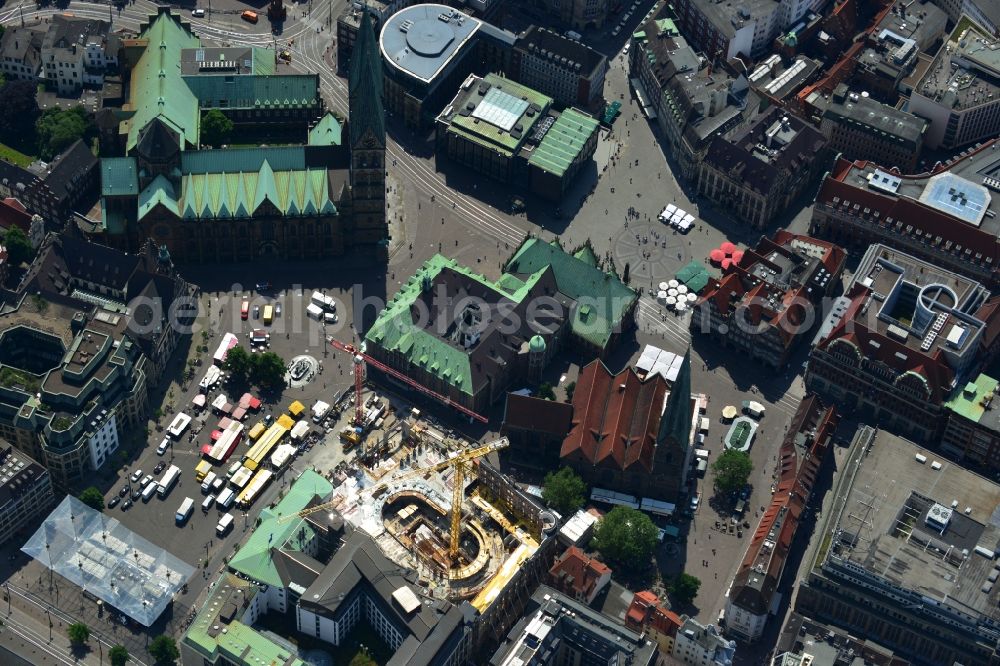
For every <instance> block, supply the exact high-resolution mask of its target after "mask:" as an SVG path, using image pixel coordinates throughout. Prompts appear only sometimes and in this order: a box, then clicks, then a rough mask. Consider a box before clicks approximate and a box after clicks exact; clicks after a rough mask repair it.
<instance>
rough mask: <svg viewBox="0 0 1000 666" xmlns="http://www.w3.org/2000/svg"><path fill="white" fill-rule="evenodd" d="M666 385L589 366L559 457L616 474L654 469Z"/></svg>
mask: <svg viewBox="0 0 1000 666" xmlns="http://www.w3.org/2000/svg"><path fill="white" fill-rule="evenodd" d="M666 394H667V382H666V380H665V379H663V377H662V376H661V375H659V374H657V375H654V376H652V377H647V378H646V379H640V378H639V375H637V374H636V372H635V370H634V369H633V368H626V369H625V370H622V371H621V372H619V373H618V374H617V375H614V374H612V373H611V371H610V370H608V368H607V366H605V365H604V364H603V363H602V362H601V361H600V360H595V361H593V362H592V363H590V364H589V365H588V366H586V367H585V368H584V369H583V370H582V371H581V372H580V377H579V379H577V382H576V391H575V392H574V393H573V424H572V429H571V430H570V432H569V435H568V436H567V437H566V439H565V440H564V441H563V445H562V450H561V451H560V457H562V458H575V459H578V460H580V461H582V462H587V463H590V464H591V465H604V466H608V467H612V468H615V469H622V470H624V469H628V468H630V467H633V466H638V467H640V468H644V469H645V470H647V471H649V470H652V468H653V452H654V450H655V448H656V437H657V430H658V425H659V422H660V417H661V415H662V414H663V407H664V404H665V397H666Z"/></svg>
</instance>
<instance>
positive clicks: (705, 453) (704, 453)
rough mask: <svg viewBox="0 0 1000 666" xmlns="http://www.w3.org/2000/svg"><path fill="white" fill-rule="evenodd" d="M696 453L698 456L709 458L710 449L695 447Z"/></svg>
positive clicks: (703, 458) (704, 458)
mask: <svg viewBox="0 0 1000 666" xmlns="http://www.w3.org/2000/svg"><path fill="white" fill-rule="evenodd" d="M694 455H695V457H696V458H701V459H702V460H708V449H695V450H694Z"/></svg>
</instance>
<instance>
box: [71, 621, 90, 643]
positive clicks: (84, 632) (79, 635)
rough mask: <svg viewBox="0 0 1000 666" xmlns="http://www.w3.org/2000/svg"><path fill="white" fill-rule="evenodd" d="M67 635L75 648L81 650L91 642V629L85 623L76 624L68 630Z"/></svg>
mask: <svg viewBox="0 0 1000 666" xmlns="http://www.w3.org/2000/svg"><path fill="white" fill-rule="evenodd" d="M66 635H67V636H69V642H70V643H71V644H72V645H73V647H74V648H80V647H83V646H84V645H86V644H87V641H89V640H90V627H88V626H87V625H85V624H84V623H83V622H74V623H73V624H71V625H69V626H68V627H67V628H66Z"/></svg>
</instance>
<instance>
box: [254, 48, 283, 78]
mask: <svg viewBox="0 0 1000 666" xmlns="http://www.w3.org/2000/svg"><path fill="white" fill-rule="evenodd" d="M251 53H252V58H253V63H252V64H253V73H254V74H257V75H268V74H274V73H275V72H276V71H277V66H276V65H275V62H274V50H273V49H263V48H260V47H259V46H255V47H253V48H252V49H251Z"/></svg>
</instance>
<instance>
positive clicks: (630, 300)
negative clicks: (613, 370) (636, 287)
mask: <svg viewBox="0 0 1000 666" xmlns="http://www.w3.org/2000/svg"><path fill="white" fill-rule="evenodd" d="M546 266H551V267H552V271H553V274H554V275H555V278H556V284H557V285H558V287H559V291H560V292H562V293H563V294H565V295H567V296H569V297H570V298H572V299H573V300H575V301H577V307H576V308H575V310H574V311H573V313H572V321H571V323H570V325H571V330H572V332H573V334H574V335H577V336H580V337H581V338H583V339H584V340H587V341H588V342H590V343H591V344H593V345H595V346H597V347H599V348H602V349H603V348H604V347H606V346H607V344H608V341H609V340H610V339H611V336H612V335H613V334H614V332H615V331H616V330H617V329H618V328H619V327H620V326H621V325H622V322H623V320H624V318H625V315H626V314H627V313H628V312H629V311H630V310H631V309H632V307H633V305H634V304H635V301H636V300H637V298H638V296H637V294H636V292H635V291H633V290H632V289H631V288H629V287H628V286H626V285H625V284H624V283H623V282H622V281H621V280H619V279H618V277H617V276H615V275H611V274H609V273H605V272H603V271H601V269H599V268H597V267H596V266H593V265H592V264H590V263H588V262H587V261H584V260H581V259H577V258H576V257H574V256H572V255H570V254H567V253H566V252H565V251H563V249H562V248H560V247H559V246H558V245H556V244H554V243H546V242H545V241H542V240H540V239H538V238H529V239H528V240H527V241H525V243H524V244H523V245H522V246H521V247H520V248H519V249H518V251H517V253H516V254H515V255H514V257H513V258H512V259H511V260H510V262H508V264H507V267H506V271H508V272H511V273H518V274H520V275H524V274H533V273H537V272H538V271H540V270H543V269H544V268H545V267H546Z"/></svg>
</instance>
